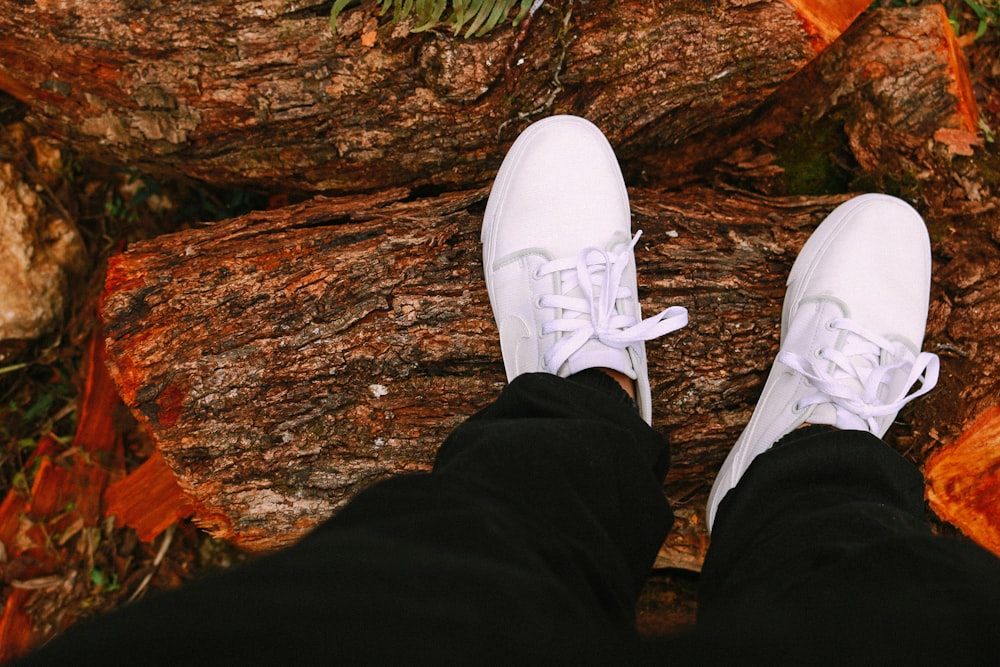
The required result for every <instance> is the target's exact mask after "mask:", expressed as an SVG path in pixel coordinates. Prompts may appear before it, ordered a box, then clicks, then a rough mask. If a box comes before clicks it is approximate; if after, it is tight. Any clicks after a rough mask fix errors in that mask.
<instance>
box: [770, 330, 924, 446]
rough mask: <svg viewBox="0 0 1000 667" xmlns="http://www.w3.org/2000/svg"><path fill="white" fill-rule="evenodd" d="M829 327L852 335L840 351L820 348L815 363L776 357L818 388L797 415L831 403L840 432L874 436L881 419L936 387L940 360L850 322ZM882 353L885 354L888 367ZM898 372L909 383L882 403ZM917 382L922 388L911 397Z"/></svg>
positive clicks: (791, 354)
mask: <svg viewBox="0 0 1000 667" xmlns="http://www.w3.org/2000/svg"><path fill="white" fill-rule="evenodd" d="M829 326H830V327H831V328H834V329H841V330H844V331H847V332H849V333H850V334H852V335H849V336H848V338H847V340H846V342H845V344H844V346H843V348H842V349H841V350H835V349H832V348H821V349H820V350H819V351H818V353H817V357H818V358H816V359H809V358H806V357H803V356H802V355H800V354H795V353H794V352H788V351H782V352H780V353H779V354H778V361H780V362H781V363H783V364H785V365H786V366H788V367H790V368H792V369H793V370H795V371H797V372H799V373H801V374H802V375H803V376H805V377H806V378H807V379H808V380H809V382H810V383H812V385H813V387H815V388H816V392H815V393H813V394H810V395H808V396H805V397H803V398H802V399H801V400H800V401H799V403H798V405H797V406H796V409H797V410H801V409H803V408H806V407H808V406H810V405H818V404H821V403H832V404H833V405H834V406H835V407H836V408H837V410H836V412H837V426H839V427H841V428H854V429H865V430H868V431H876V430H877V426H878V424H877V422H876V419H877V418H878V417H884V416H885V415H890V414H894V413H896V412H898V411H899V410H900V408H902V407H903V406H904V405H906V404H907V403H909V402H910V401H912V400H913V399H915V398H917V397H918V396H923V395H924V394H926V393H927V392H929V391H930V390H931V389H933V388H934V385H936V384H937V381H938V371H939V367H940V362H939V360H938V357H937V355H936V354H932V353H930V352H921V353H920V354H917V355H914V354H913V352H912V351H910V350H909V349H908V348H906V346H904V345H903V344H902V343H899V342H894V341H890V340H889V339H887V338H885V337H883V336H879V335H877V334H874V333H872V332H870V331H865V330H864V329H862V328H861V327H860V326H859V325H858V324H857V323H856V322H854V321H853V320H850V319H847V318H840V319H836V320H833V321H832V322H830V324H829ZM883 351H884V352H886V353H887V354H886V355H885V356H886V361H885V362H884V363H883V362H882V356H883V355H882V353H883ZM831 362H832V367H831V366H830V363H831ZM900 372H902V373H907V378H906V382H905V383H904V384H902V385H900V387H901V388H900V389H898V390H897V391H896V392H895V395H892V396H886V397H884V398H883V397H880V396H879V392H880V390H881V388H882V385H883V384H886V383H888V382H890V381H891V380H892V377H893V376H894V375H895V374H896V373H900ZM918 381H919V383H920V386H919V387H916V388H914V391H912V392H911V393H909V394H907V393H906V392H907V391H908V390H910V388H913V387H914V385H915V384H916V383H917V382H918Z"/></svg>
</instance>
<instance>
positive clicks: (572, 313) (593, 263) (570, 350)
mask: <svg viewBox="0 0 1000 667" xmlns="http://www.w3.org/2000/svg"><path fill="white" fill-rule="evenodd" d="M641 235H642V232H641V231H639V232H636V234H635V236H634V237H632V242H631V243H630V244H629V245H628V246H627V247H626V248H625V249H624V250H622V251H621V252H617V253H609V252H607V251H606V250H602V249H600V248H587V249H585V250H583V251H582V252H581V253H580V254H579V255H578V256H576V257H568V258H564V259H556V260H553V261H551V262H546V263H545V264H543V265H542V266H541V267H540V268H539V269H538V276H539V277H541V276H544V275H549V274H552V273H557V272H558V273H560V287H561V290H562V293H561V294H546V295H544V296H543V297H542V298H541V299H540V301H539V304H538V305H539V306H541V307H543V308H558V309H560V310H562V315H563V316H562V317H561V318H559V319H556V320H553V321H551V322H547V323H546V324H545V325H544V326H543V327H542V333H543V334H551V333H556V332H560V333H563V334H568V335H564V336H563V337H562V338H560V339H559V340H558V341H557V342H556V343H555V345H553V346H552V347H551V348H549V351H548V352H547V353H546V355H545V366H546V368H547V369H548V370H549V372H551V373H557V372H558V370H559V368H560V367H561V366H562V365H563V364H564V363H565V362H566V361H567V360H568V359H569V358H570V357H572V356H573V355H574V354H576V353H577V352H578V351H580V349H581V348H583V346H584V345H585V344H586V343H587V341H589V340H591V339H597V340H599V341H600V342H601V343H603V344H604V345H607V346H608V347H611V348H615V349H619V350H624V349H625V348H626V347H628V346H629V345H634V344H635V343H638V342H640V341H647V340H652V339H653V338H658V337H660V336H663V335H665V334H668V333H670V332H671V331H676V330H677V329H680V328H681V327H683V326H685V325H686V324H687V321H688V316H687V309H686V308H683V307H681V306H671V307H670V308H667V309H666V310H664V311H663V312H661V313H659V314H657V315H653V316H652V317H648V318H646V319H644V320H642V321H639V322H636V318H635V317H634V316H632V315H625V314H622V313H619V312H618V310H617V301H618V300H619V299H629V298H631V297H632V296H633V294H632V291H631V289H629V288H628V287H627V286H625V285H622V284H621V283H622V276H623V275H624V274H625V270H626V269H627V268H628V266H629V262H630V260H631V256H632V249H633V248H635V245H636V243H638V242H639V237H640V236H641ZM577 289H579V292H580V293H581V294H582V295H583V296H570V294H571V293H572V292H573V291H574V290H577Z"/></svg>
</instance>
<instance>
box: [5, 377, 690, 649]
mask: <svg viewBox="0 0 1000 667" xmlns="http://www.w3.org/2000/svg"><path fill="white" fill-rule="evenodd" d="M602 378H603V379H602ZM606 381H610V380H609V379H608V378H606V377H604V376H603V374H601V376H600V377H598V376H595V375H593V374H589V375H588V374H584V375H583V376H581V377H578V378H575V379H574V380H563V379H560V378H556V377H554V376H548V375H529V376H523V377H522V378H518V379H517V380H515V381H514V382H513V383H512V384H511V385H510V386H509V387H508V388H507V390H506V391H504V393H503V395H502V396H501V397H500V398H499V399H498V400H497V401H496V402H495V403H494V404H493V405H491V406H490V407H488V408H486V409H485V410H484V411H482V412H481V413H480V414H478V415H476V416H475V417H473V418H471V419H470V420H468V422H467V423H466V424H464V425H462V426H461V427H459V428H458V429H457V430H456V431H455V433H454V434H453V435H452V436H451V437H450V438H449V439H448V440H447V442H446V443H445V444H444V445H443V446H442V449H441V451H440V453H439V457H438V460H437V463H436V465H435V469H434V471H433V472H432V473H430V474H420V475H411V476H405V477H400V478H396V479H392V480H388V481H386V482H383V483H380V484H377V485H375V486H374V487H372V488H371V489H369V490H368V491H366V492H363V493H362V494H360V495H359V496H358V497H357V498H356V499H355V500H354V501H353V502H352V503H350V504H349V505H348V507H346V508H345V509H344V510H343V511H342V512H340V513H339V514H338V515H337V516H335V517H334V518H333V519H331V520H330V521H328V522H326V523H325V524H324V525H323V526H321V527H320V528H318V529H317V530H316V531H314V532H313V533H312V534H310V535H309V536H307V537H306V538H305V539H303V540H302V541H301V542H300V543H299V544H297V545H295V546H294V547H292V548H290V549H288V550H286V551H284V552H282V553H279V554H276V555H274V556H271V557H265V558H262V559H260V560H258V561H256V562H254V563H251V564H248V565H246V566H244V567H241V568H238V569H236V570H234V571H231V572H227V573H225V574H223V575H221V576H218V577H215V578H212V579H208V580H205V581H202V582H198V583H195V584H193V585H190V586H188V587H186V588H184V589H181V590H178V591H174V592H171V593H168V594H164V595H162V596H160V597H158V598H154V599H151V600H148V601H145V602H143V603H139V604H137V605H135V606H134V607H132V608H128V609H123V610H120V611H119V612H117V613H115V614H112V615H110V616H109V617H106V618H104V619H99V620H98V621H96V622H94V623H91V624H85V625H83V626H81V627H78V628H74V629H71V630H70V631H69V632H68V633H67V634H66V635H65V636H64V637H62V638H60V639H57V640H56V641H55V642H53V643H52V644H51V645H50V647H48V649H47V650H43V651H41V652H40V653H38V654H36V655H35V656H33V657H32V658H30V659H29V660H27V661H26V663H25V664H91V663H94V664H96V663H97V662H107V661H108V658H109V656H111V658H112V659H114V658H116V657H119V656H121V657H122V658H123V660H122V661H123V662H124V661H126V660H127V661H128V662H129V664H136V663H137V662H138V663H141V664H144V665H154V664H162V665H194V664H212V665H220V664H240V665H242V664H268V665H273V664H317V663H322V664H414V663H416V664H430V663H433V664H473V663H479V662H487V663H501V664H523V663H530V664H542V663H545V664H551V663H556V664H559V663H575V664H586V663H602V664H611V663H616V662H619V661H622V660H624V659H626V656H627V655H628V652H629V651H630V650H631V649H633V648H634V642H635V634H634V625H633V622H632V619H633V607H634V603H635V596H636V592H637V589H638V586H639V585H640V583H641V581H642V579H643V578H644V577H645V574H646V572H647V571H648V569H649V567H650V566H651V564H652V561H653V558H654V557H655V553H656V549H657V548H658V547H659V545H660V543H661V542H662V540H663V538H664V536H665V534H666V531H667V530H668V529H669V526H670V523H671V514H670V511H669V508H668V507H667V504H666V501H665V499H664V497H663V493H662V489H661V486H660V481H661V479H662V474H664V473H665V465H666V462H667V455H666V452H667V448H666V443H665V442H664V440H663V438H662V437H661V436H659V435H658V434H657V433H656V432H655V431H653V430H652V429H650V428H649V427H648V426H647V425H646V424H645V422H643V421H642V420H641V419H640V418H639V417H638V415H637V413H635V411H634V410H633V409H631V408H629V407H628V406H627V405H626V404H624V403H623V402H620V401H619V399H618V398H616V397H615V391H614V390H613V389H612V388H611V387H610V386H609V385H607V383H606Z"/></svg>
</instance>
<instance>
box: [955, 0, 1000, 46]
mask: <svg viewBox="0 0 1000 667" xmlns="http://www.w3.org/2000/svg"><path fill="white" fill-rule="evenodd" d="M965 4H966V5H968V6H969V7H970V8H971V9H972V11H973V13H975V15H976V18H978V19H979V27H977V28H976V36H975V38H976V39H979V38H980V37H982V36H983V35H985V34H986V31H987V29H989V28H991V27H992V28H993V30H995V31H997V32H998V33H1000V0H982V2H977V1H976V0H965ZM954 20H955V19H954V18H952V21H954Z"/></svg>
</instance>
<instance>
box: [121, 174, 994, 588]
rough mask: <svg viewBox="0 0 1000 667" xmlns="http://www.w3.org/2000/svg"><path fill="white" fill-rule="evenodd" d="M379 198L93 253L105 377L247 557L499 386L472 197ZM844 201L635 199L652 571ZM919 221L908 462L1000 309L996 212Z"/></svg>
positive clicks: (942, 422) (750, 395) (942, 421)
mask: <svg viewBox="0 0 1000 667" xmlns="http://www.w3.org/2000/svg"><path fill="white" fill-rule="evenodd" d="M391 194H392V193H390V194H387V195H385V196H384V197H383V198H381V199H380V198H378V197H374V196H369V197H364V196H354V197H347V198H339V199H326V198H318V199H316V200H313V201H310V202H306V203H303V204H300V205H296V206H292V207H288V208H285V209H280V210H277V211H271V212H262V213H254V214H250V215H248V216H245V217H243V218H239V219H236V220H233V221H230V222H227V223H224V224H220V225H215V226H211V227H207V228H204V229H199V230H192V231H187V232H182V233H178V234H174V235H171V236H166V237H161V238H158V239H154V240H152V241H148V242H145V243H142V244H139V245H137V246H136V247H135V248H133V249H132V250H130V251H128V252H126V253H125V254H123V255H121V256H119V257H117V258H116V259H115V260H114V261H113V262H112V265H111V267H110V270H109V273H108V279H107V297H106V303H105V306H104V310H103V313H104V319H105V321H106V326H107V335H108V341H107V342H108V350H109V358H110V364H111V370H112V374H113V376H114V377H115V379H116V381H117V383H118V385H119V387H120V388H121V390H122V394H123V397H124V400H125V402H126V403H127V404H128V405H129V407H130V408H131V409H132V410H133V412H134V413H135V414H136V415H137V416H138V417H139V418H140V420H141V421H142V422H143V423H144V424H145V425H146V427H147V428H148V429H149V431H150V433H151V434H152V435H153V437H154V439H155V441H156V443H157V447H158V448H159V450H160V451H161V453H162V455H163V458H164V459H165V461H166V462H167V463H168V464H169V465H170V467H171V468H172V469H173V470H174V472H175V473H176V474H177V476H178V479H179V481H180V484H181V486H182V487H183V488H184V489H185V490H186V492H187V493H188V494H189V495H190V496H191V497H192V498H193V500H194V502H195V505H196V507H197V516H198V519H199V521H200V522H202V523H203V524H204V525H205V526H206V527H207V528H208V529H209V530H211V531H212V532H213V533H214V534H216V535H218V536H220V537H225V538H227V539H232V540H234V541H235V542H236V543H237V544H240V545H242V546H244V547H247V548H251V549H263V548H273V547H277V546H281V545H283V544H287V543H288V542H290V541H293V540H294V539H296V538H297V537H299V536H300V535H302V534H303V533H304V532H305V531H307V530H308V529H309V528H310V527H312V526H314V525H315V524H316V523H317V522H319V521H321V520H322V519H323V518H324V517H326V516H328V515H329V514H330V513H332V512H333V511H334V510H335V509H336V508H337V507H338V506H340V505H341V504H342V503H344V502H345V501H346V500H348V499H349V498H350V497H351V496H352V495H353V494H354V493H356V492H357V491H358V490H360V489H361V488H363V487H365V486H367V485H369V484H371V483H373V482H374V481H376V480H378V479H381V478H384V477H387V476H390V475H396V474H403V473H408V472H414V471H420V470H426V469H428V467H429V466H430V465H431V463H432V460H433V456H434V452H435V450H436V447H437V446H438V444H439V443H440V442H441V440H442V439H443V438H444V437H445V436H446V435H447V434H448V433H449V432H450V431H451V429H452V428H454V426H455V425H457V424H458V423H459V422H460V421H461V420H463V419H464V418H465V417H466V416H468V415H470V414H472V413H473V412H474V411H476V410H477V409H479V408H480V407H482V406H483V405H485V404H486V403H487V402H489V401H490V400H491V399H492V398H493V397H495V396H496V395H497V393H498V392H499V391H500V390H501V388H502V386H503V384H504V375H503V368H502V364H501V360H500V354H499V347H498V345H497V343H496V331H495V327H494V324H493V320H492V315H491V312H490V307H489V303H488V298H487V295H486V291H485V288H484V286H483V282H482V270H481V267H480V249H479V243H478V232H479V226H480V220H481V211H482V206H483V199H484V196H485V192H483V191H475V192H464V193H455V194H448V195H442V196H439V197H436V198H431V199H421V200H416V201H403V200H400V201H390V200H391V196H390V195H391ZM401 194H402V193H396V196H400V195H401ZM842 199H843V197H816V198H796V197H781V198H762V197H757V196H753V195H748V194H730V195H726V194H720V193H719V192H717V191H712V190H704V189H693V190H686V191H683V192H677V193H665V192H657V191H645V190H644V191H635V192H633V197H632V201H633V213H634V219H635V225H634V226H635V227H636V228H641V229H644V230H645V233H644V235H643V237H642V242H641V243H640V245H639V248H638V268H639V273H640V285H641V288H640V289H641V298H642V301H643V303H644V306H645V310H646V312H651V311H655V310H657V309H662V308H665V307H667V306H668V305H671V304H682V305H685V306H687V307H688V308H689V309H690V312H691V324H690V325H689V326H688V327H687V328H686V329H683V330H681V331H680V332H678V333H676V334H673V335H671V336H670V337H668V338H667V339H664V340H663V341H661V342H657V343H654V344H651V345H650V349H649V356H650V379H651V383H652V387H653V395H654V424H655V425H656V427H657V428H658V429H660V430H661V431H662V432H664V433H665V434H666V435H667V436H668V437H669V438H670V439H671V441H672V443H673V446H674V449H675V460H674V465H673V468H672V471H671V474H670V476H669V478H668V481H667V485H666V487H665V489H666V493H667V494H668V496H670V497H671V499H672V500H673V501H674V502H675V504H676V505H677V506H678V507H679V508H680V509H681V510H682V515H683V517H684V518H685V521H687V522H688V523H690V524H692V525H694V526H695V528H694V529H693V532H692V531H687V532H684V531H682V532H683V533H684V534H683V535H680V536H678V537H677V538H675V539H678V540H680V541H681V542H683V543H684V544H683V545H681V546H680V547H679V549H678V551H677V552H676V553H675V556H676V558H675V559H674V560H673V561H671V560H670V558H669V557H668V558H667V560H666V561H664V562H678V559H679V562H686V563H688V565H689V566H690V567H691V568H692V569H696V567H697V565H698V563H699V558H700V557H701V556H703V551H702V552H701V553H700V554H699V549H701V548H702V547H704V545H705V544H706V543H707V542H706V540H705V539H704V530H703V528H700V526H703V525H704V523H703V520H702V519H701V518H700V516H699V515H700V513H701V508H702V507H703V506H704V505H703V503H704V500H705V498H706V496H707V493H708V489H709V486H710V483H711V479H712V477H713V476H714V473H715V471H716V469H717V468H718V466H719V465H720V464H721V461H722V459H723V458H724V457H725V454H726V452H727V451H728V448H729V447H730V446H731V443H732V442H733V441H734V440H735V438H736V436H737V435H738V434H739V432H740V430H741V429H742V427H743V425H744V424H745V422H746V420H747V419H748V417H749V415H750V412H751V409H752V406H753V404H754V401H755V400H756V398H757V395H758V393H759V391H760V388H761V386H762V384H763V381H764V379H765V377H766V373H767V370H768V368H769V366H770V363H771V360H772V359H773V356H774V354H775V353H776V349H777V342H778V329H779V324H778V323H779V317H780V305H781V300H782V297H783V293H784V280H785V277H786V274H787V271H788V269H789V268H790V266H791V262H792V261H793V260H794V257H795V254H796V252H797V249H798V248H799V247H800V246H801V245H802V243H804V241H805V239H806V238H807V236H808V234H809V232H810V231H811V230H812V229H813V228H814V227H815V225H816V224H817V223H818V222H819V221H820V220H821V219H822V217H823V216H824V215H825V214H826V213H827V212H829V210H831V209H832V208H833V207H834V205H835V204H837V203H838V202H839V201H841V200H842ZM931 213H933V212H931ZM992 215H994V216H995V209H993V213H992ZM929 221H930V224H931V226H932V229H933V230H934V231H935V237H936V238H935V254H936V258H937V267H938V277H937V278H936V279H935V287H934V294H933V307H932V310H931V320H930V323H929V325H928V331H929V336H928V340H927V342H926V344H925V348H926V349H929V350H931V351H935V352H938V353H939V354H941V355H942V361H943V371H942V377H943V379H942V381H941V383H940V384H941V386H940V388H939V389H938V390H936V392H935V394H934V395H933V398H931V399H929V400H924V401H920V402H918V403H917V404H916V405H915V406H912V408H908V409H907V410H906V411H904V413H903V422H904V424H903V425H900V426H897V427H896V428H895V429H894V430H893V431H892V432H891V433H892V434H893V437H894V440H893V442H895V443H896V444H897V445H898V446H899V447H900V449H901V450H902V451H905V452H906V453H907V454H908V455H910V456H911V457H912V458H913V459H914V460H915V461H918V462H920V461H922V460H923V458H924V457H925V456H926V454H927V453H928V452H929V451H930V450H931V449H933V448H934V447H935V446H937V444H938V443H940V442H947V441H949V440H951V439H952V438H953V437H954V436H956V435H957V434H958V433H959V432H960V430H961V428H962V427H963V426H964V424H965V422H966V421H968V420H969V419H970V418H971V417H973V416H975V414H978V411H979V410H980V409H981V408H982V405H983V404H988V403H990V401H994V402H995V397H996V392H997V390H998V386H997V383H998V381H997V379H996V378H995V377H993V376H991V374H990V373H989V370H988V369H989V368H992V367H994V366H993V364H996V363H997V362H998V361H1000V335H997V334H1000V331H997V327H998V326H1000V325H998V324H997V322H1000V317H998V315H1000V312H998V310H1000V308H998V304H1000V299H996V300H993V301H988V300H984V299H983V294H984V292H983V290H984V289H985V288H986V286H988V285H990V284H991V281H993V282H995V281H996V278H997V275H996V274H997V272H998V271H1000V268H997V267H1000V261H998V260H1000V258H998V257H997V255H998V254H1000V253H998V244H997V238H998V233H997V225H996V219H995V217H994V218H993V222H992V223H991V224H992V225H993V227H992V232H991V230H990V228H989V227H988V226H986V225H968V224H967V225H963V226H958V225H952V226H948V225H949V224H950V223H951V221H950V220H949V219H946V218H941V217H931V218H930V219H929ZM991 233H992V234H993V236H992V237H991V236H990V234H991ZM984 253H985V254H988V255H989V256H990V258H989V259H988V258H986V257H985V255H984ZM984 267H992V268H988V269H984ZM699 540H700V542H699ZM699 544H700V545H701V546H699ZM685 550H686V551H685ZM684 554H687V555H684ZM685 559H687V560H685Z"/></svg>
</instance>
